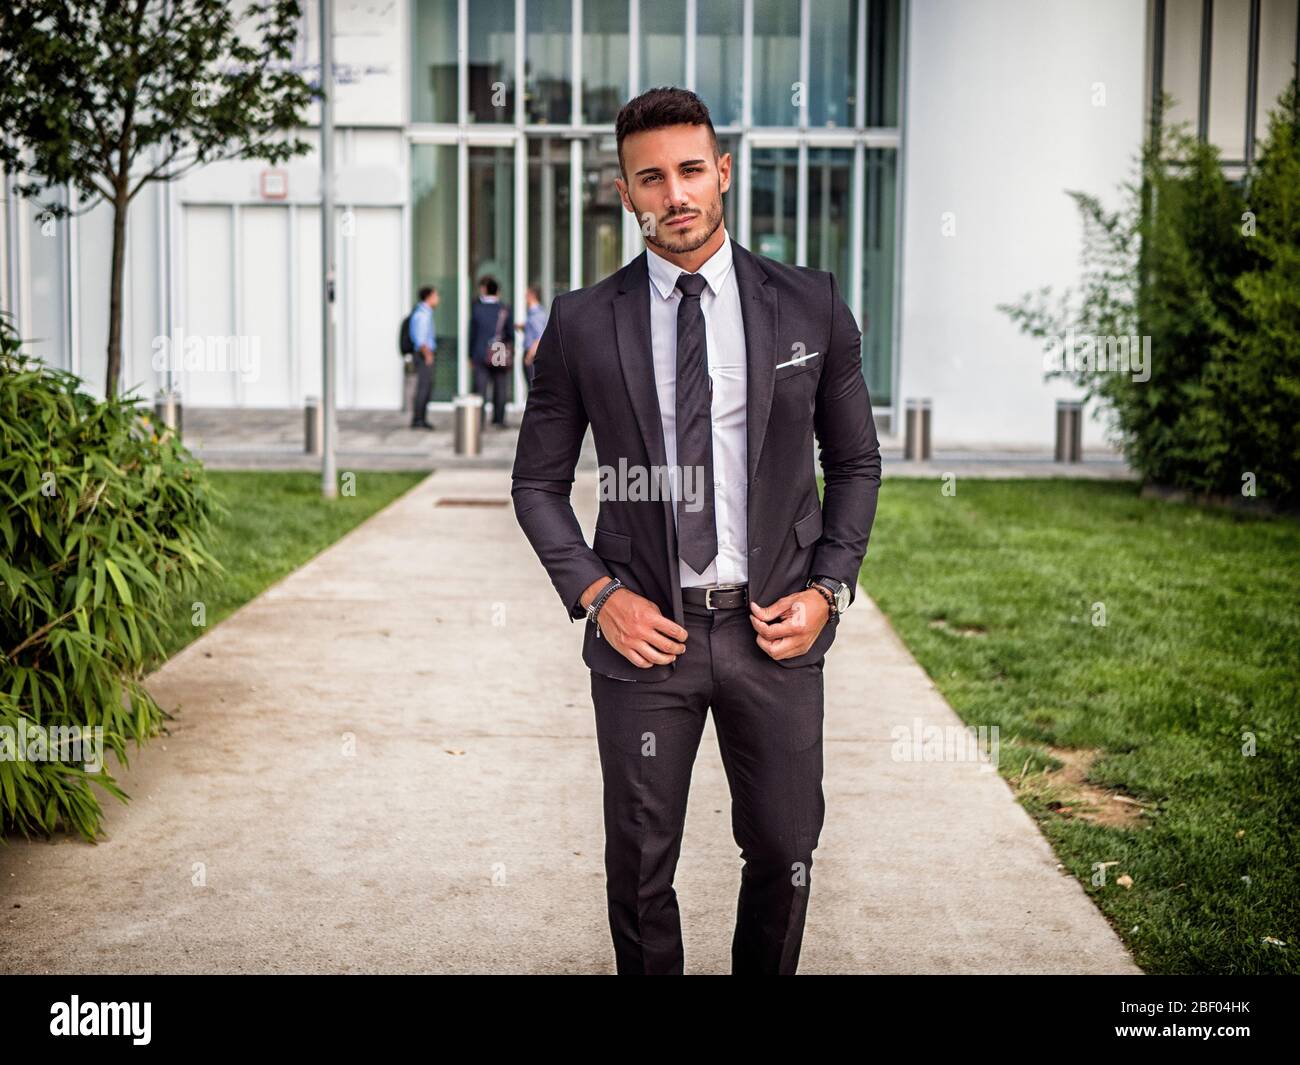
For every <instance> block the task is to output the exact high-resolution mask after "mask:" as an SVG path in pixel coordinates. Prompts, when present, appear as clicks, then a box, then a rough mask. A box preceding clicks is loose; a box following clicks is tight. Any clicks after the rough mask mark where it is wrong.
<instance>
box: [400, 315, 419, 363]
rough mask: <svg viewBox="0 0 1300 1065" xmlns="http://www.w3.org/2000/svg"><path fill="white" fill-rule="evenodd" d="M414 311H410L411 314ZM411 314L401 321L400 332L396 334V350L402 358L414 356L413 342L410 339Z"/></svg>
mask: <svg viewBox="0 0 1300 1065" xmlns="http://www.w3.org/2000/svg"><path fill="white" fill-rule="evenodd" d="M414 313H415V311H414V310H412V311H411V314H414ZM411 314H408V315H407V316H406V317H405V318H403V319H402V329H401V332H400V333H398V334H397V350H398V351H399V352H401V354H402V355H403V357H405V356H407V355H414V354H415V341H413V340H412V339H411Z"/></svg>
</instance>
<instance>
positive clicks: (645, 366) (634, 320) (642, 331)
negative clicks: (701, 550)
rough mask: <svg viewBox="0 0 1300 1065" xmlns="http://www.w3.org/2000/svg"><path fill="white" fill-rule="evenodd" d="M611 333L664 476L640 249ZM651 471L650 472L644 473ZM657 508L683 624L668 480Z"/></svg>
mask: <svg viewBox="0 0 1300 1065" xmlns="http://www.w3.org/2000/svg"><path fill="white" fill-rule="evenodd" d="M614 336H615V340H616V342H617V344H618V359H619V363H620V364H621V365H622V367H623V380H624V382H625V383H626V385H627V394H628V397H629V398H630V400H631V403H632V411H633V413H634V414H635V415H636V423H637V428H638V430H639V431H640V433H641V440H642V442H643V443H644V444H645V451H646V454H647V455H648V456H649V457H650V463H651V465H652V466H654V467H655V468H656V469H658V470H661V471H663V472H664V474H665V475H666V474H667V468H668V456H667V453H666V451H665V448H664V425H663V420H662V417H661V415H660V412H659V390H658V387H657V386H656V384H655V364H654V351H653V348H652V346H651V339H650V274H649V271H648V270H647V269H646V253H645V251H642V252H641V254H640V255H638V256H637V257H636V258H635V259H633V260H632V261H631V262H630V263H628V264H627V266H626V268H625V269H624V270H623V280H622V282H621V283H620V284H619V291H618V295H617V296H615V297H614ZM647 472H653V471H647ZM661 487H662V488H663V490H664V491H663V495H662V497H661V499H660V509H661V510H662V512H663V523H664V538H665V540H666V542H667V545H668V552H667V556H666V558H665V560H664V561H665V563H666V565H667V567H668V580H669V582H670V587H671V589H672V596H673V602H672V606H673V620H674V621H676V622H677V624H679V625H681V624H684V615H683V612H682V590H681V575H680V573H679V572H678V569H677V521H676V519H675V518H674V516H673V501H672V496H671V494H670V493H669V491H668V486H667V484H666V483H664V484H662V485H661Z"/></svg>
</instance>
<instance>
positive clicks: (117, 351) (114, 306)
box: [104, 190, 131, 399]
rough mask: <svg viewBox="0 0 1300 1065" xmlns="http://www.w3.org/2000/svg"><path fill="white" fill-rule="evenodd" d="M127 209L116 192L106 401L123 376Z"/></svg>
mask: <svg viewBox="0 0 1300 1065" xmlns="http://www.w3.org/2000/svg"><path fill="white" fill-rule="evenodd" d="M130 206H131V202H130V200H129V199H128V198H127V196H126V193H125V190H119V191H118V195H117V197H116V198H115V199H114V201H113V269H112V273H111V276H110V279H109V286H110V287H109V294H108V369H107V372H106V380H105V382H104V396H105V398H106V399H112V398H113V397H114V396H116V395H117V386H118V382H119V380H120V379H121V376H122V287H123V282H124V281H125V278H126V212H127V209H128V208H129V207H130Z"/></svg>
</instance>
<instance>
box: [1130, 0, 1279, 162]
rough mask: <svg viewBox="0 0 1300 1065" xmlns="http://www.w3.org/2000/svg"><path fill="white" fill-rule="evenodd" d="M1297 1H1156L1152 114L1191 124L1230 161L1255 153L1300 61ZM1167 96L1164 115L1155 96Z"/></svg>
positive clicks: (1247, 159) (1166, 120)
mask: <svg viewBox="0 0 1300 1065" xmlns="http://www.w3.org/2000/svg"><path fill="white" fill-rule="evenodd" d="M1298 11H1300V2H1298V0H1156V2H1155V7H1154V9H1153V14H1154V26H1153V32H1152V48H1153V58H1152V71H1153V75H1154V77H1153V84H1152V100H1151V107H1152V109H1153V113H1154V114H1155V117H1156V118H1157V119H1159V120H1160V121H1162V122H1164V123H1166V124H1183V123H1186V124H1187V125H1188V126H1189V127H1190V128H1191V129H1192V130H1194V131H1195V133H1196V135H1197V136H1198V137H1200V138H1201V140H1204V141H1208V142H1209V143H1210V144H1213V145H1214V146H1215V147H1216V148H1218V149H1219V152H1220V156H1221V158H1222V160H1223V163H1224V165H1225V166H1227V167H1229V168H1241V167H1243V166H1248V165H1250V164H1251V163H1252V162H1253V161H1254V158H1255V153H1256V146H1257V143H1258V141H1259V140H1260V139H1262V138H1263V137H1264V136H1265V135H1266V133H1267V131H1268V112H1269V111H1270V110H1272V109H1273V108H1274V107H1276V106H1277V101H1278V97H1279V96H1280V95H1281V93H1282V90H1283V89H1284V88H1285V87H1286V85H1287V83H1288V82H1289V81H1290V80H1291V78H1292V76H1293V74H1294V71H1295V64H1296V63H1297V61H1300V24H1298V18H1297V13H1298ZM1161 90H1163V92H1164V93H1165V94H1166V101H1165V110H1164V113H1163V114H1159V113H1158V112H1157V111H1156V108H1157V106H1158V100H1157V96H1158V94H1159V92H1160V91H1161Z"/></svg>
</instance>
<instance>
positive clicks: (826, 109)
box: [406, 0, 904, 409]
mask: <svg viewBox="0 0 1300 1065" xmlns="http://www.w3.org/2000/svg"><path fill="white" fill-rule="evenodd" d="M900 5H901V0H412V3H411V18H410V26H411V33H410V47H411V55H410V70H411V86H410V121H409V123H408V125H407V127H406V137H407V140H408V142H409V144H408V147H409V151H410V159H411V167H410V174H411V182H412V189H411V213H410V218H411V228H412V233H411V247H412V257H411V268H412V269H411V287H412V290H414V289H415V288H418V286H420V285H422V284H435V285H437V286H438V287H439V289H440V292H441V295H442V300H441V304H440V307H439V310H438V312H437V319H438V322H437V324H438V335H439V350H440V351H456V350H458V349H459V348H460V342H461V339H462V338H463V337H464V336H465V333H466V330H467V322H468V315H469V305H470V301H471V300H472V299H473V298H474V296H475V294H476V293H475V291H467V290H466V289H467V286H472V285H473V284H474V281H475V280H476V279H477V278H479V277H481V276H482V275H484V274H492V275H493V276H495V277H496V278H497V279H498V281H499V282H500V284H501V290H502V297H503V299H505V300H506V301H507V302H509V303H511V304H512V305H514V306H516V318H517V319H518V318H519V317H520V316H521V314H522V308H521V304H522V298H523V289H524V287H525V286H526V285H528V284H536V285H538V286H539V288H540V290H541V294H542V300H543V303H544V304H546V305H548V306H549V303H550V301H551V300H552V299H553V298H554V297H555V296H556V295H557V294H559V293H562V292H566V291H569V290H571V289H574V288H580V287H583V286H586V285H590V284H593V283H595V282H596V281H599V280H600V279H601V278H603V277H606V276H607V275H609V274H610V273H612V272H613V271H615V270H617V269H618V268H619V267H620V266H622V265H623V264H624V263H625V262H627V261H629V260H630V259H631V258H633V257H634V256H636V255H637V254H639V253H640V252H641V250H642V247H643V244H642V241H641V236H640V232H639V230H638V228H637V226H636V220H635V219H634V218H633V217H632V216H631V215H629V214H628V213H627V212H625V211H624V210H623V207H622V203H621V201H620V199H619V196H618V191H617V189H616V188H615V187H614V179H615V178H616V177H617V176H618V156H617V152H616V145H615V139H614V120H615V118H616V116H617V114H618V111H619V108H620V107H622V105H623V104H624V103H625V102H626V101H627V100H628V99H630V98H631V97H632V96H635V95H636V94H637V93H639V92H642V91H644V90H645V89H647V88H650V87H652V86H658V85H678V86H683V87H686V88H690V89H693V90H694V91H695V92H697V93H699V95H700V96H701V98H702V99H703V100H704V102H705V103H706V104H707V105H708V107H709V110H710V114H711V116H712V119H713V124H714V128H715V129H716V131H717V134H718V138H719V141H720V144H721V147H722V149H723V151H728V152H731V153H732V156H733V181H732V188H731V191H730V192H728V193H727V194H726V196H725V199H724V210H725V216H726V224H727V228H728V230H729V232H730V233H731V234H732V235H733V236H734V237H735V238H736V239H737V240H738V241H739V242H740V243H741V244H743V245H745V246H746V247H749V248H750V249H752V250H754V251H756V252H758V253H760V254H762V255H766V256H769V257H771V258H773V259H777V260H780V261H782V262H787V263H794V264H799V265H806V266H812V267H816V268H818V269H823V270H830V271H832V272H834V273H835V275H836V278H837V280H838V282H839V285H840V289H841V291H842V293H843V294H844V298H845V299H846V300H847V301H848V302H849V304H850V306H851V307H852V309H853V312H854V316H855V317H856V318H857V320H858V323H859V325H860V326H861V328H862V330H863V344H862V364H863V373H864V375H865V377H866V380H867V383H868V386H869V388H870V390H871V395H872V399H873V402H874V403H875V405H876V406H877V408H881V409H884V408H889V407H890V406H892V404H893V401H894V395H893V393H894V386H895V382H896V380H897V366H896V357H895V352H896V343H895V335H896V329H895V325H896V305H897V299H896V296H897V283H896V277H897V273H898V242H897V235H898V232H899V226H898V211H899V202H898V200H899V197H898V188H899V176H900V167H899V162H898V155H899V146H900V121H901V119H900V99H901V92H900V85H901V65H900V57H901V55H902V54H903V41H902V37H903V33H904V28H903V21H904V20H903V17H902V9H901V6H900ZM464 362H465V360H464V359H461V358H455V359H446V358H444V359H440V360H438V364H437V381H436V385H435V393H434V398H435V400H442V401H447V400H450V399H451V398H452V397H453V396H454V395H455V394H456V393H457V392H461V391H465V390H467V389H468V388H469V387H471V386H470V381H469V375H468V370H467V367H466V366H465V365H464ZM516 362H517V363H518V362H519V360H516ZM524 396H525V390H524V386H523V370H522V366H517V368H516V371H515V375H514V380H513V382H512V402H522V400H523V398H524Z"/></svg>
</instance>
